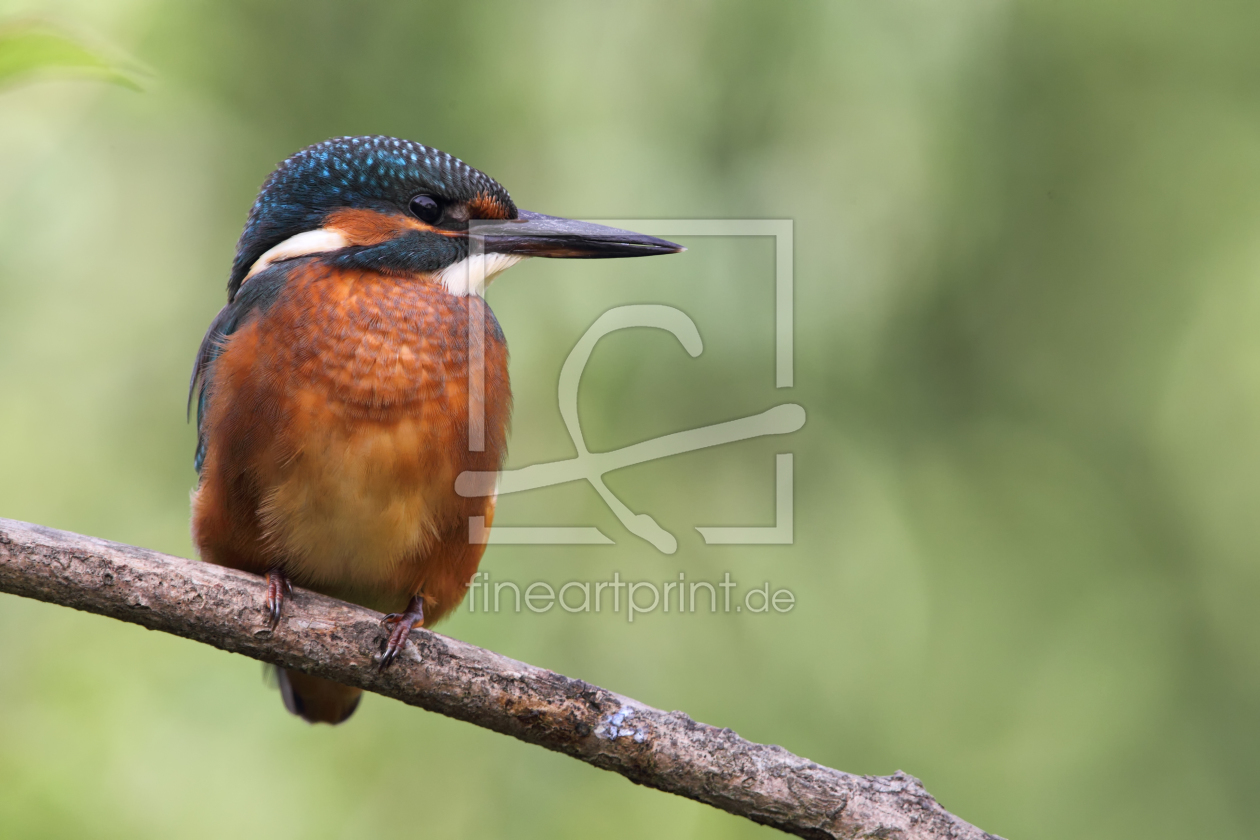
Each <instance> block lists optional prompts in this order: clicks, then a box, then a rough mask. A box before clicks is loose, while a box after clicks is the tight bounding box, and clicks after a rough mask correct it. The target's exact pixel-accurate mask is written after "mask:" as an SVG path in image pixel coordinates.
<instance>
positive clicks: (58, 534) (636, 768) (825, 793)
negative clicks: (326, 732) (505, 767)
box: [0, 519, 1000, 840]
mask: <svg viewBox="0 0 1260 840" xmlns="http://www.w3.org/2000/svg"><path fill="white" fill-rule="evenodd" d="M0 592H10V593H13V594H15V595H21V596H23V597H26V598H35V599H37V600H40V601H48V602H50V603H54V604H61V605H63V606H67V607H74V608H75V609H79V610H84V611H86V612H91V613H96V614H98V615H106V616H110V617H111V618H117V619H119V620H121V621H129V622H132V623H134V624H139V625H141V626H142V627H147V628H149V629H150V630H162V631H164V632H167V633H173V634H175V635H177V636H183V637H184V638H187V639H193V640H195V641H198V642H204V643H205V644H208V645H212V646H214V647H217V648H219V649H221V650H226V651H231V652H233V653H241V654H244V655H245V656H248V657H251V658H253V659H258V660H261V661H263V662H270V663H272V664H274V665H280V666H282V667H285V668H296V669H298V670H301V671H306V672H308V673H311V674H315V675H317V676H320V677H325V678H327V679H331V680H336V681H337V682H341V683H345V684H346V685H353V686H359V687H360V688H364V689H366V690H368V691H373V692H376V693H377V694H383V695H385V696H386V697H393V698H394V699H396V700H401V701H402V702H404V703H407V704H409V705H412V706H419V707H420V708H422V709H428V710H429V711H432V712H438V713H440V714H443V715H447V716H448V717H453V718H456V719H457V720H463V721H468V722H469V723H474V724H476V725H477V726H483V727H485V728H487V729H492V730H494V731H495V732H501V733H503V734H504V735H511V736H512V737H514V738H519V739H520V740H522V741H527V742H529V743H531V744H538V745H539V746H542V747H546V748H548V749H551V750H555V751H556V752H562V753H564V754H565V755H570V756H573V757H574V758H578V759H581V760H582V761H585V762H587V763H589V764H593V765H595V766H596V767H600V768H603V769H605V770H612V771H614V772H616V773H620V774H621V775H623V776H625V777H626V778H628V779H630V781H632V782H635V783H637V784H641V785H647V786H648V787H654V788H657V789H659V790H663V791H668V792H670V793H676V794H678V795H679V796H685V797H687V798H688V799H694V800H696V801H697V802H704V803H706V804H708V805H712V806H713V807H715V808H721V809H722V810H724V811H728V812H730V813H732V814H737V815H739V816H742V817H747V818H748V819H750V820H754V821H755V822H759V823H762V824H763V825H768V826H773V827H775V828H779V829H782V830H783V831H786V832H789V833H792V834H797V835H800V836H802V837H811V838H814V837H816V838H831V837H837V838H859V837H862V838H868V837H876V838H898V840H939V839H940V838H951V840H1000V838H996V837H994V835H992V834H987V833H985V832H983V831H981V830H980V829H978V828H976V827H975V826H973V825H970V824H969V823H966V822H964V821H962V820H960V819H959V818H958V817H955V816H954V815H953V814H950V813H949V812H948V811H946V810H945V809H943V808H942V807H941V806H940V805H938V804H937V802H936V800H935V799H933V798H932V797H931V796H930V795H929V794H928V792H927V791H926V790H924V789H923V785H922V784H920V782H919V781H918V780H917V779H915V778H914V777H912V776H907V775H906V774H904V773H901V772H898V773H896V774H894V775H892V776H854V775H851V774H849V773H842V772H840V771H838V770H832V769H831V768H829V767H822V766H820V765H818V764H815V763H813V762H812V761H807V760H805V759H803V758H799V757H798V756H795V755H793V754H792V753H790V752H788V751H787V750H785V749H783V748H782V747H778V746H767V745H763V744H754V743H751V742H749V741H745V740H744V739H743V738H740V737H739V736H738V735H736V734H735V733H734V732H732V731H731V730H729V729H719V728H717V727H714V726H709V725H707V724H703V723H697V722H696V721H693V720H692V719H691V718H689V717H687V715H685V714H683V713H682V712H662V711H659V710H657V709H653V708H651V707H650V706H644V705H643V704H641V703H637V702H635V701H634V700H631V699H630V698H628V697H623V696H621V695H619V694H614V693H613V692H611V691H607V690H605V689H602V688H599V687H598V686H594V685H591V684H589V683H585V682H582V681H581V680H572V679H569V678H568V677H564V676H561V675H560V674H556V673H553V672H551V671H547V670H544V669H542V668H535V667H534V666H532V665H527V664H525V663H523V662H517V661H515V660H512V659H508V658H507V657H505V656H500V655H499V654H497V653H493V652H491V651H488V650H483V649H481V648H478V647H474V646H473V645H469V644H465V643H463V642H460V641H457V640H455V639H450V638H447V637H445V636H439V635H437V634H436V633H432V632H430V631H428V630H416V631H414V632H413V633H412V636H411V641H410V642H409V643H408V645H407V648H406V649H405V650H404V652H403V654H402V656H400V657H399V661H398V662H397V663H396V664H395V665H394V666H393V668H391V669H389V670H388V671H385V672H383V673H382V672H380V671H379V670H378V669H377V667H376V662H375V661H374V653H375V652H376V651H379V650H380V649H381V647H382V645H383V641H384V631H383V630H382V629H381V625H380V619H381V616H380V614H379V613H375V612H373V611H371V610H368V609H365V608H363V607H358V606H355V605H353V604H347V603H344V602H342V601H337V600H334V599H332V598H328V597H325V596H323V595H318V594H316V593H314V592H308V591H305V590H301V589H298V590H295V591H294V593H293V596H292V597H291V598H289V599H287V600H286V602H285V613H284V617H283V619H282V620H281V623H280V626H279V627H278V628H277V630H276V632H274V633H272V632H271V631H269V630H268V629H267V626H266V624H265V621H264V617H263V610H262V606H261V605H262V602H263V597H264V584H263V582H262V579H261V578H258V577H255V576H253V575H250V574H246V573H244V572H238V571H235V570H233V569H225V568H222V567H219V566H213V565H210V564H208V563H198V562H194V561H191V560H183V559H180V558H178V557H171V556H168V555H165V554H160V553H158V552H156V551H149V550H147V549H143V548H136V547H134V546H129V545H122V544H119V543H112V542H107V541H105V540H98V539H95V538H93V537H85V536H80V535H78V534H72V533H69V532H66V531H56V530H53V529H51V528H43V527H40V526H38V525H28V524H26V523H23V522H15V521H13V520H10V519H0Z"/></svg>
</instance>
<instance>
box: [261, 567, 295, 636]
mask: <svg viewBox="0 0 1260 840" xmlns="http://www.w3.org/2000/svg"><path fill="white" fill-rule="evenodd" d="M292 594H293V583H292V582H291V581H290V580H289V576H288V575H286V574H285V573H284V572H282V571H280V570H279V569H272V570H271V571H269V572H267V599H266V600H265V601H263V610H264V611H265V612H266V613H267V624H268V625H269V626H270V628H271V629H272V630H275V629H276V626H277V625H278V624H279V623H280V609H281V608H282V607H283V606H284V596H285V595H292Z"/></svg>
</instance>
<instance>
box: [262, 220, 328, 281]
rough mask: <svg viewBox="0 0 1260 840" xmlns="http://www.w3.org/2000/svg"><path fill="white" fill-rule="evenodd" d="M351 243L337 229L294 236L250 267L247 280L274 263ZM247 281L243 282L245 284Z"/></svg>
mask: <svg viewBox="0 0 1260 840" xmlns="http://www.w3.org/2000/svg"><path fill="white" fill-rule="evenodd" d="M349 244H350V242H349V241H348V240H347V239H346V237H345V234H343V233H342V232H341V231H339V230H336V229H335V228H317V229H315V230H307V231H303V232H302V233H298V234H294V235H293V236H290V237H289V238H288V239H286V240H284V241H283V242H281V243H280V244H279V245H276V246H273V247H271V248H268V249H267V250H266V251H265V252H264V253H263V255H262V256H261V257H259V258H258V259H257V260H255V261H254V264H253V265H252V266H250V267H249V273H248V274H246V275H245V280H248V279H249V278H251V277H253V276H254V275H255V274H257V273H258V272H260V271H266V270H267V269H268V268H271V266H272V265H273V264H274V263H278V262H284V261H285V260H292V259H296V258H298V257H306V256H310V255H311V254H322V253H324V252H325V251H336V250H339V249H341V248H345V247H346V246H347V245H349ZM245 280H242V281H241V282H242V283H244V282H245Z"/></svg>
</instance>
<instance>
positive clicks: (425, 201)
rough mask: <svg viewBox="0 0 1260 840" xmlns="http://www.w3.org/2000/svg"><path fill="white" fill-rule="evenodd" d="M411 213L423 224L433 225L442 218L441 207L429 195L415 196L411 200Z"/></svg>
mask: <svg viewBox="0 0 1260 840" xmlns="http://www.w3.org/2000/svg"><path fill="white" fill-rule="evenodd" d="M410 207H411V212H412V213H414V214H415V217H416V218H417V219H419V220H420V221H422V222H424V223H425V224H429V225H431V224H433V223H434V222H436V221H437V220H438V219H440V218H441V217H442V205H441V204H438V201H437V199H436V198H434V197H433V196H431V195H423V194H421V195H417V196H414V197H413V198H412V199H411V205H410Z"/></svg>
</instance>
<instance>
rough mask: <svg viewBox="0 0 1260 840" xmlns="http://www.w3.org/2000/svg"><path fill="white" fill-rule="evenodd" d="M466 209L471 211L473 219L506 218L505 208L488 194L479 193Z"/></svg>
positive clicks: (506, 211) (506, 210)
mask: <svg viewBox="0 0 1260 840" xmlns="http://www.w3.org/2000/svg"><path fill="white" fill-rule="evenodd" d="M468 209H469V210H471V211H472V214H473V218H474V219H506V218H507V217H508V209H507V207H506V206H505V205H504V204H503V202H501V201H499V199H497V198H495V197H494V196H492V195H490V194H489V193H481V194H480V195H478V196H477V197H476V198H474V199H473V200H472V201H470V202H468Z"/></svg>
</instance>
